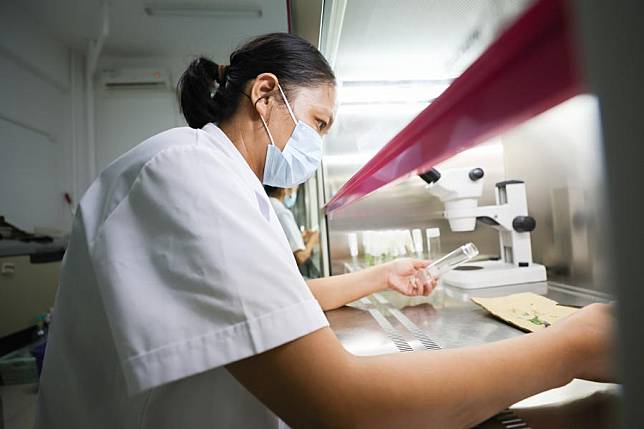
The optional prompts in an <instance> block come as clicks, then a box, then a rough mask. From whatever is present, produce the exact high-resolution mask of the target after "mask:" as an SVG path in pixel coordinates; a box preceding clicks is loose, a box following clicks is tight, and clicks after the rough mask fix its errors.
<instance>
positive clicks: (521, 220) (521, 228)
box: [512, 216, 537, 232]
mask: <svg viewBox="0 0 644 429" xmlns="http://www.w3.org/2000/svg"><path fill="white" fill-rule="evenodd" d="M536 227H537V221H535V220H534V218H533V217H532V216H517V217H515V218H514V220H513V221H512V228H514V230H515V231H516V232H532V231H534V229H535V228H536Z"/></svg>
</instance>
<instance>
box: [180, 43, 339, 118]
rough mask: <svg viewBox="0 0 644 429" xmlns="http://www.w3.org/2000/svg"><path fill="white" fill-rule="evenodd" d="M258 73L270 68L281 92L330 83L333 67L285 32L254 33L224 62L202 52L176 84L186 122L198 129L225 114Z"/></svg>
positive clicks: (333, 76) (229, 115) (265, 71)
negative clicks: (222, 63)
mask: <svg viewBox="0 0 644 429" xmlns="http://www.w3.org/2000/svg"><path fill="white" fill-rule="evenodd" d="M262 73H273V74H274V75H275V76H277V78H278V79H279V80H280V85H281V86H282V88H284V90H285V91H287V88H288V87H290V86H305V87H311V86H316V85H319V84H323V83H335V75H334V74H333V70H331V67H330V66H329V64H328V63H327V61H326V60H325V59H324V57H323V56H322V54H321V53H320V51H318V50H317V49H316V48H315V47H314V46H313V45H311V44H310V43H309V42H307V41H306V40H304V39H302V38H300V37H298V36H295V35H292V34H288V33H271V34H266V35H264V36H259V37H257V38H255V39H253V40H251V41H250V42H248V43H246V44H245V45H243V46H242V47H241V48H239V49H237V50H236V51H235V52H233V53H232V54H231V55H230V65H228V66H224V65H218V64H216V63H215V62H213V61H211V60H209V59H208V58H205V57H199V58H197V59H195V60H194V61H192V62H191V63H190V65H189V66H188V69H187V70H186V71H185V72H184V73H183V75H182V76H181V78H180V79H179V83H178V85H177V93H178V96H179V104H180V105H181V112H182V113H183V116H184V117H185V118H186V122H188V125H189V126H190V127H192V128H202V127H203V126H204V125H206V124H208V123H209V122H215V123H219V122H221V121H223V120H225V119H228V118H230V117H231V116H232V115H233V114H234V113H235V111H236V110H237V106H238V105H239V100H240V97H241V96H242V90H243V87H244V84H245V83H246V82H248V81H249V80H251V79H255V78H256V77H257V76H258V75H260V74H262Z"/></svg>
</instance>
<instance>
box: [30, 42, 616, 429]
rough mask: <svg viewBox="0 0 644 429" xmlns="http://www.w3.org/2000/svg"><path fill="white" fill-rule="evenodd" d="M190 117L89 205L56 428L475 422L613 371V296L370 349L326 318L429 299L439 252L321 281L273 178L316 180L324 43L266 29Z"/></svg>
mask: <svg viewBox="0 0 644 429" xmlns="http://www.w3.org/2000/svg"><path fill="white" fill-rule="evenodd" d="M180 100H181V107H182V110H183V113H184V115H185V117H186V120H187V122H188V125H189V126H190V127H185V128H175V129H171V130H168V131H166V132H163V133H161V134H158V135H156V136H154V137H151V138H150V139H148V140H146V141H144V142H143V143H141V144H140V145H138V146H137V147H135V148H134V149H133V150H131V151H130V152H128V153H126V154H124V155H123V156H122V157H120V158H119V159H117V160H116V161H114V162H113V163H112V164H111V165H110V166H108V167H107V169H106V170H104V171H103V172H102V173H101V174H100V176H99V177H98V178H97V179H96V181H95V182H94V183H93V184H92V185H91V187H90V188H89V190H88V191H87V193H86V194H85V196H84V197H83V199H82V201H81V202H80V205H79V207H78V211H77V215H76V217H75V221H74V226H73V231H72V235H71V238H70V244H69V248H68V250H67V253H66V256H65V260H64V265H63V269H62V275H61V284H60V289H59V292H58V296H57V302H56V308H55V316H54V320H53V325H52V327H51V330H50V338H49V344H48V350H47V353H46V357H45V364H44V369H43V375H42V379H41V388H40V398H39V406H38V414H37V423H36V427H38V428H178V427H184V428H191V429H193V428H206V427H234V428H265V427H276V426H277V425H278V419H277V416H279V417H280V418H281V419H283V420H284V421H285V422H286V423H288V424H289V425H291V426H293V427H402V426H423V427H440V428H448V427H466V426H470V425H472V424H474V423H476V422H479V421H481V420H483V419H485V418H487V417H489V416H491V415H492V414H494V413H495V412H497V411H499V410H501V409H502V408H504V407H506V406H508V405H509V404H511V403H513V402H515V401H517V400H519V399H521V398H524V397H526V396H529V395H532V394H534V393H537V392H539V391H542V390H545V389H549V388H552V387H556V386H560V385H563V384H565V383H567V382H569V381H570V380H571V379H572V378H573V377H587V378H592V379H605V378H608V377H610V376H611V372H610V365H609V363H610V360H609V356H608V350H609V342H610V341H609V340H610V337H609V327H610V322H611V316H610V314H609V310H608V309H607V308H606V307H605V306H601V305H594V306H591V307H589V308H586V309H583V310H581V311H579V312H578V313H577V314H576V315H575V316H573V317H571V318H569V319H568V320H566V321H563V322H562V323H560V324H558V325H555V326H553V327H551V328H549V329H546V330H544V331H542V332H540V333H537V334H530V335H525V336H522V337H519V338H515V339H511V340H507V341H502V342H498V343H494V344H489V345H484V346H479V347H472V348H463V349H458V350H441V351H432V352H427V353H399V354H394V355H384V356H378V357H359V356H354V355H352V354H350V353H348V352H347V351H346V350H344V348H343V347H342V345H341V344H340V342H339V341H338V339H337V338H336V337H335V335H334V334H333V332H332V331H331V330H330V329H329V327H328V323H327V320H326V318H325V316H324V313H323V310H326V309H333V308H336V307H338V306H341V305H343V304H345V303H347V302H350V301H352V300H354V299H357V298H359V297H361V296H364V295H366V294H369V293H371V292H374V291H377V290H383V289H387V288H393V289H397V290H399V291H401V292H403V293H407V294H423V293H428V292H429V291H430V290H431V288H432V286H433V285H432V283H429V282H426V283H423V284H420V283H419V282H413V281H411V280H410V279H412V278H413V276H414V274H415V273H416V271H417V270H419V269H420V268H422V267H424V266H425V265H426V262H424V261H417V260H402V261H397V262H394V263H390V264H387V265H384V266H379V267H374V268H372V269H369V270H365V271H362V272H359V273H356V274H352V275H344V276H336V277H330V278H325V279H317V280H311V281H309V283H308V285H307V284H306V283H305V282H304V281H303V279H302V277H301V276H300V274H299V272H298V271H297V267H296V264H295V262H294V260H293V257H292V254H291V249H290V248H289V246H288V243H287V241H286V239H285V237H284V234H283V232H282V231H281V227H280V225H279V223H278V221H277V219H276V216H275V212H274V211H273V209H272V208H271V205H270V203H269V202H268V198H267V196H266V194H265V193H264V190H263V189H262V184H268V185H271V186H278V187H290V186H294V185H296V184H298V183H301V182H303V181H304V180H306V179H307V178H308V177H310V176H311V175H312V174H313V172H314V170H315V169H316V168H317V167H318V165H319V161H320V156H321V144H322V142H321V136H322V135H324V134H325V133H326V132H327V130H328V129H329V127H330V126H331V125H332V123H333V113H334V112H333V109H334V105H335V80H334V76H333V73H332V71H331V69H330V67H329V66H328V64H327V63H326V61H325V60H324V58H323V57H322V56H321V55H320V53H319V52H318V51H317V50H316V49H315V48H314V47H312V46H311V45H310V44H308V43H307V42H305V41H304V40H302V39H299V38H297V37H295V36H292V35H288V34H269V35H266V36H262V37H259V38H257V39H255V40H253V41H251V42H249V43H247V44H246V45H244V46H243V47H241V48H240V49H238V50H237V51H235V52H234V53H233V54H232V55H231V57H230V64H229V65H227V66H223V65H219V66H218V65H216V64H214V63H213V62H211V61H209V60H207V59H204V58H201V59H199V60H197V61H195V62H193V63H192V64H191V65H190V67H189V68H188V70H187V71H186V72H185V74H184V76H183V77H182V79H181V83H180Z"/></svg>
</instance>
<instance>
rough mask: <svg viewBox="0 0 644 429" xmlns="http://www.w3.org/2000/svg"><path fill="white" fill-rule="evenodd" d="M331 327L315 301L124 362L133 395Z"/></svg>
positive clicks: (128, 383)
mask: <svg viewBox="0 0 644 429" xmlns="http://www.w3.org/2000/svg"><path fill="white" fill-rule="evenodd" d="M326 326H329V322H328V321H327V319H326V317H325V316H324V313H323V312H322V309H321V308H320V305H319V304H318V302H317V301H316V300H315V299H311V300H307V301H303V302H300V303H298V304H295V305H292V306H290V307H286V308H282V309H279V310H277V311H274V312H272V313H269V314H267V315H265V316H262V317H259V318H256V319H252V320H247V321H244V322H241V323H238V324H236V325H231V326H228V327H226V328H225V329H222V330H219V331H215V332H212V333H209V334H206V335H203V336H200V337H195V338H189V339H186V340H185V341H181V342H178V343H174V344H168V345H166V346H163V347H161V348H158V349H156V350H151V351H149V352H146V353H145V354H142V355H138V356H134V357H132V358H129V359H128V360H126V361H125V362H123V370H124V373H125V376H126V377H125V378H126V380H127V385H128V393H129V394H130V395H133V394H136V393H139V392H141V391H143V390H146V389H150V388H153V387H156V386H160V385H162V384H165V383H169V382H172V381H176V380H180V379H182V378H186V377H189V376H191V375H194V374H198V373H200V372H204V371H207V370H209V369H213V368H217V367H220V366H223V365H227V364H229V363H232V362H235V361H238V360H241V359H244V358H247V357H250V356H254V355H256V354H259V353H262V352H265V351H267V350H270V349H273V348H275V347H278V346H280V345H282V344H285V343H288V342H290V341H293V340H295V339H297V338H300V337H302V336H304V335H307V334H310V333H311V332H314V331H317V330H318V329H321V328H324V327H326Z"/></svg>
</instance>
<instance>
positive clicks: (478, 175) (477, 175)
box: [469, 168, 485, 182]
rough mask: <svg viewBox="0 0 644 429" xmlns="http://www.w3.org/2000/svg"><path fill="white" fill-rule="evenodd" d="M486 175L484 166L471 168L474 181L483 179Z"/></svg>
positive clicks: (470, 174) (471, 177)
mask: <svg viewBox="0 0 644 429" xmlns="http://www.w3.org/2000/svg"><path fill="white" fill-rule="evenodd" d="M484 175H485V172H484V171H483V169H482V168H473V169H471V170H470V173H469V176H470V179H471V180H472V182H476V181H477V180H479V179H482V178H483V176H484Z"/></svg>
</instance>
